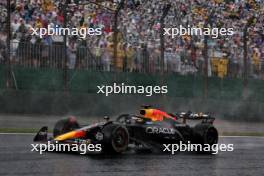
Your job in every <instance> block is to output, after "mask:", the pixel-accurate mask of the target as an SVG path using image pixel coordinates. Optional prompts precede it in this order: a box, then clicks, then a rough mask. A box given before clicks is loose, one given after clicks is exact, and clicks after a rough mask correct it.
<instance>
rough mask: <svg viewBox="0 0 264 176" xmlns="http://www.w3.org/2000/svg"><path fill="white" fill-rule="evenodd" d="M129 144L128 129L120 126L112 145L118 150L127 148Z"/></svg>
mask: <svg viewBox="0 0 264 176" xmlns="http://www.w3.org/2000/svg"><path fill="white" fill-rule="evenodd" d="M127 144H128V135H127V131H126V130H124V129H123V128H118V129H116V130H115V133H114V135H113V139H112V145H113V147H114V149H115V150H116V151H122V150H125V149H126V147H127Z"/></svg>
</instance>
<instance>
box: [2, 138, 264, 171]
mask: <svg viewBox="0 0 264 176" xmlns="http://www.w3.org/2000/svg"><path fill="white" fill-rule="evenodd" d="M32 137H33V136H32V135H29V134H0V141H1V143H0V175H43V176H44V175H45V176H46V175H63V176H73V175H74V176H75V175H89V176H90V175H98V176H101V175H107V176H111V175H114V176H129V175H131V176H135V175H136V176H139V175H146V176H156V175H180V176H192V175H199V176H207V175H208V176H229V175H230V176H231V175H232V176H249V175H250V176H251V175H252V176H257V175H259V176H262V175H263V174H264V150H263V149H264V138H261V137H243V138H239V137H228V138H227V137H223V138H220V143H226V144H227V143H233V144H234V148H235V150H234V152H221V153H219V154H218V155H198V154H187V153H185V154H183V153H180V154H177V155H166V154H163V155H161V154H160V155H158V154H132V153H127V154H123V155H120V156H83V155H77V154H64V153H45V154H43V155H40V154H38V153H36V152H31V151H30V150H31V146H30V143H31V141H32Z"/></svg>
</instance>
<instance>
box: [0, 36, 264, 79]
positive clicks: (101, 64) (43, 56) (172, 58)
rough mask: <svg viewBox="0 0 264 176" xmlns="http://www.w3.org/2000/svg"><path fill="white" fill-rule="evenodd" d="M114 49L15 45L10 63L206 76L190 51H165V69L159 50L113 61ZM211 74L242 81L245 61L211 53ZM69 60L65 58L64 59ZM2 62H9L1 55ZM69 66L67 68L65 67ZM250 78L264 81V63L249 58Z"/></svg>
mask: <svg viewBox="0 0 264 176" xmlns="http://www.w3.org/2000/svg"><path fill="white" fill-rule="evenodd" d="M113 52H114V50H113V48H111V47H110V48H108V47H106V48H101V47H93V46H86V45H84V44H76V45H74V46H68V47H67V48H64V45H63V44H62V43H53V44H51V45H45V44H43V43H39V44H38V43H35V44H32V43H31V42H26V41H24V42H12V43H11V64H12V65H19V66H23V67H29V68H57V69H62V68H67V69H70V70H90V71H106V72H109V71H116V70H118V71H121V72H139V73H150V74H152V73H153V74H155V73H160V72H161V71H162V70H164V72H165V73H168V74H170V73H177V74H180V75H204V68H205V62H204V58H203V56H197V58H196V59H192V57H191V55H190V56H189V55H188V53H187V52H183V53H174V52H172V51H165V58H164V67H163V69H162V66H161V65H162V64H161V63H162V61H161V57H160V51H159V50H157V49H150V48H144V47H142V48H128V49H123V50H122V49H118V51H117V52H118V53H117V58H116V59H113ZM209 53H210V55H209V64H208V75H209V76H218V77H229V78H243V74H244V69H245V65H244V63H243V58H236V59H230V58H225V57H220V56H218V55H219V54H218V53H217V51H214V50H210V51H209ZM65 58H66V59H65ZM0 63H2V64H5V63H7V61H6V60H5V59H4V57H1V56H0ZM65 64H66V67H65ZM247 70H248V76H249V77H251V78H257V79H264V61H263V60H261V59H258V60H256V59H255V60H254V59H251V58H250V57H249V59H248V65H247Z"/></svg>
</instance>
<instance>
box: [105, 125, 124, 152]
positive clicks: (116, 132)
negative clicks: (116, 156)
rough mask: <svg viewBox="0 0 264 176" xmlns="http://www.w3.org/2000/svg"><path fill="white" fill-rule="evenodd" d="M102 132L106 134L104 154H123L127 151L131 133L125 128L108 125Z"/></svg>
mask: <svg viewBox="0 0 264 176" xmlns="http://www.w3.org/2000/svg"><path fill="white" fill-rule="evenodd" d="M102 131H103V134H104V141H103V152H104V153H122V152H124V151H126V150H127V147H128V144H129V133H128V130H127V129H126V128H125V127H124V126H121V125H116V124H108V125H107V126H105V127H104V128H103V130H102Z"/></svg>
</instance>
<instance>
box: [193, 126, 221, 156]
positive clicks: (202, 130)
mask: <svg viewBox="0 0 264 176" xmlns="http://www.w3.org/2000/svg"><path fill="white" fill-rule="evenodd" d="M193 138H194V140H193V143H195V144H202V145H203V146H205V145H207V146H208V145H209V146H210V148H211V149H212V146H213V145H214V144H217V143H218V131H217V129H216V128H215V127H214V126H213V125H211V124H198V125H196V126H195V127H194V136H193ZM212 152H213V151H212V150H211V151H209V153H212ZM205 153H206V152H205Z"/></svg>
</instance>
